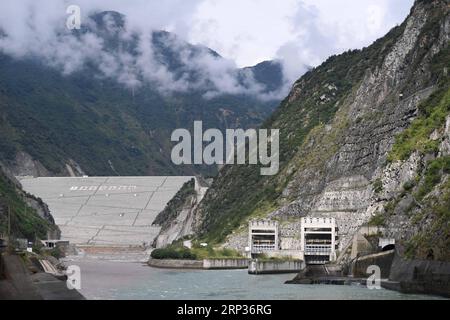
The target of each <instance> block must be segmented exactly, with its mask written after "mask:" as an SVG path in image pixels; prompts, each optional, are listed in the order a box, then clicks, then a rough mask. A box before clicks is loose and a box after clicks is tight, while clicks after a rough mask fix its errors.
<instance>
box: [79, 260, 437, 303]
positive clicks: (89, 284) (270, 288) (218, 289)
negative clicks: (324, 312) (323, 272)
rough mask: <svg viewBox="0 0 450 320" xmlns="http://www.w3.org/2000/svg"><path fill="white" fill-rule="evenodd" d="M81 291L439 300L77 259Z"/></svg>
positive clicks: (243, 274)
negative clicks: (79, 269)
mask: <svg viewBox="0 0 450 320" xmlns="http://www.w3.org/2000/svg"><path fill="white" fill-rule="evenodd" d="M71 263H73V264H76V265H78V266H80V268H81V286H82V289H81V293H82V294H83V295H84V296H85V297H86V298H87V299H125V300H127V299H136V300H144V299H145V300H158V299H174V300H186V299H193V300H208V299H209V300H214V299H230V300H239V299H247V300H273V299H289V300H300V299H339V300H340V299H364V300H367V299H377V300H380V299H402V300H403V299H438V297H433V296H425V295H405V294H401V293H398V292H395V291H388V290H384V289H381V290H369V289H367V288H366V287H365V286H359V285H352V286H331V285H287V284H284V282H285V281H286V280H289V279H292V278H293V277H294V275H293V274H288V275H264V276H251V275H248V274H247V271H246V270H233V271H231V270H230V271H227V270H224V271H201V270H199V271H196V270H192V271H187V270H186V271H185V270H163V269H154V268H151V267H148V266H146V265H145V264H142V263H131V262H113V261H104V260H95V259H77V260H76V261H72V262H71Z"/></svg>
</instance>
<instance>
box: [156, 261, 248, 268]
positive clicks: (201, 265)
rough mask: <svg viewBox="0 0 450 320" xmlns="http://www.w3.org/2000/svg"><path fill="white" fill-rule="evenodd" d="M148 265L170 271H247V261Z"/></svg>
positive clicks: (182, 262) (175, 262) (166, 262)
mask: <svg viewBox="0 0 450 320" xmlns="http://www.w3.org/2000/svg"><path fill="white" fill-rule="evenodd" d="M148 265H149V266H151V267H155V268H168V269H206V270H225V269H247V268H248V260H247V259H204V260H170V259H150V260H149V261H148Z"/></svg>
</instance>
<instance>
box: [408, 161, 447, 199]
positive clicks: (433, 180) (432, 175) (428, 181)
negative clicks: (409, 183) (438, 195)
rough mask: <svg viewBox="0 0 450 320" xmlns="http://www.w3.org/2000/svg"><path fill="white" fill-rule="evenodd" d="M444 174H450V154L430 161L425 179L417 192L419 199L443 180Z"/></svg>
mask: <svg viewBox="0 0 450 320" xmlns="http://www.w3.org/2000/svg"><path fill="white" fill-rule="evenodd" d="M443 174H450V156H446V157H440V158H437V159H435V160H433V161H430V162H429V163H428V165H427V168H426V170H425V173H424V176H423V181H422V182H421V184H420V186H419V189H418V191H417V193H416V198H417V200H419V201H420V200H422V199H423V198H424V197H425V196H426V195H427V194H429V193H430V192H431V191H432V190H433V188H434V187H435V186H436V185H437V184H438V183H440V182H441V179H442V176H443Z"/></svg>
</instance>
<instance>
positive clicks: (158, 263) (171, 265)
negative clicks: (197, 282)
mask: <svg viewBox="0 0 450 320" xmlns="http://www.w3.org/2000/svg"><path fill="white" fill-rule="evenodd" d="M148 265H149V266H150V267H155V268H167V269H203V261H199V260H169V259H150V260H149V261H148Z"/></svg>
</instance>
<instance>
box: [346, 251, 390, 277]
mask: <svg viewBox="0 0 450 320" xmlns="http://www.w3.org/2000/svg"><path fill="white" fill-rule="evenodd" d="M394 255H395V252H394V250H391V251H386V252H381V253H375V254H370V255H367V256H363V257H360V258H358V259H356V260H355V261H354V262H353V263H352V274H353V276H354V277H355V278H367V277H368V276H369V274H367V268H368V267H369V266H372V265H375V266H378V267H380V269H381V278H382V279H388V278H389V274H390V272H391V264H392V260H393V259H394Z"/></svg>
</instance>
